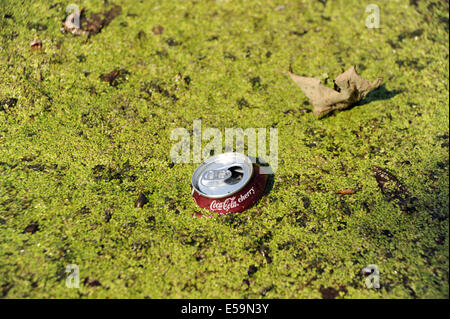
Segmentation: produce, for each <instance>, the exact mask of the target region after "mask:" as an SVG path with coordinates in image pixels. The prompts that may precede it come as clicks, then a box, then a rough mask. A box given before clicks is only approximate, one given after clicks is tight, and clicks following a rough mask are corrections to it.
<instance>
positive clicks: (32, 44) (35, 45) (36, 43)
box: [30, 39, 42, 50]
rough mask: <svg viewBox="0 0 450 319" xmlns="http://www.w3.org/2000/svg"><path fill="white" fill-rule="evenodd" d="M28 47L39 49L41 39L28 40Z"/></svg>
mask: <svg viewBox="0 0 450 319" xmlns="http://www.w3.org/2000/svg"><path fill="white" fill-rule="evenodd" d="M30 48H31V49H32V50H40V49H42V41H41V40H39V39H37V40H33V41H31V42H30Z"/></svg>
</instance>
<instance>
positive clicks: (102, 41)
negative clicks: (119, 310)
mask: <svg viewBox="0 0 450 319" xmlns="http://www.w3.org/2000/svg"><path fill="white" fill-rule="evenodd" d="M370 3H374V4H376V5H377V6H378V8H379V21H378V22H379V26H378V28H377V27H374V28H372V27H368V23H369V25H370V23H372V24H373V22H374V21H375V20H376V19H375V20H373V19H372V20H370V17H369V18H368V16H369V15H371V14H373V13H371V12H366V8H367V5H368V4H370ZM70 4H71V2H65V1H45V0H39V1H15V0H0V297H3V298H448V297H449V288H448V274H449V259H448V253H449V246H448V244H449V239H448V230H449V223H448V221H449V219H448V212H449V199H448V196H449V153H448V151H449V109H448V103H449V96H448V93H449V91H448V88H449V59H448V57H449V56H448V53H449V49H448V46H447V45H448V36H449V33H448V32H449V15H448V9H449V5H448V1H440V0H434V1H413V0H411V1H403V0H402V1H400V0H397V1H386V0H380V1H370V2H367V3H366V2H364V1H343V0H341V1H331V0H328V1H307V0H302V1H288V0H279V1H275V0H267V1H231V0H221V1H220V0H217V1H213V0H209V1H206V0H205V1H202V0H197V1H166V0H164V1H163V0H160V1H139V0H130V1H125V0H122V1H120V0H114V1H103V0H101V1H100V0H95V1H74V2H73V4H74V5H76V6H78V7H79V8H80V9H82V11H81V27H82V28H85V29H89V30H88V31H84V30H83V32H81V33H83V34H80V35H73V34H71V32H67V31H66V32H62V31H61V28H62V26H63V24H64V21H65V20H66V17H67V16H68V14H69V13H70V10H68V11H69V12H66V8H68V5H70ZM72 8H73V7H72ZM69 9H70V8H69ZM368 19H369V21H368ZM375 22H376V21H375ZM38 40H40V41H38ZM32 41H35V42H33V43H32ZM353 65H354V66H356V68H357V70H358V72H359V74H360V75H361V76H363V77H364V78H366V79H369V80H374V79H375V78H377V77H383V78H384V82H383V85H382V86H381V87H380V88H379V89H377V90H376V91H373V92H372V93H370V94H369V95H368V96H367V97H366V98H365V99H364V100H363V101H361V102H360V103H358V105H355V106H354V107H352V108H351V109H348V110H344V111H340V112H334V113H333V114H331V115H329V116H326V117H324V118H323V119H317V118H315V117H314V115H313V114H312V112H311V110H312V106H311V105H310V104H309V101H308V99H307V98H306V96H305V95H304V94H303V92H302V91H301V90H300V89H299V88H298V87H296V86H295V84H294V83H293V82H292V81H291V80H290V78H289V77H288V76H287V74H286V72H287V71H288V70H289V67H290V66H291V67H292V69H293V71H294V72H295V73H296V74H299V75H303V76H308V77H318V78H320V79H321V80H322V83H325V84H326V85H327V86H329V87H332V86H333V83H332V79H334V78H335V77H336V76H337V75H339V74H340V73H341V72H342V71H344V70H346V69H348V68H350V67H351V66H353ZM194 120H201V125H202V129H206V128H217V129H218V130H219V131H221V132H222V134H223V130H224V129H225V128H236V127H239V128H243V129H246V128H267V129H270V128H276V129H277V130H278V169H277V170H276V172H275V174H274V175H273V177H272V178H271V183H270V185H269V187H268V188H267V190H266V194H265V195H264V197H263V198H262V199H261V200H260V201H259V202H258V203H257V204H256V205H255V206H254V207H252V208H251V209H249V210H247V211H245V212H242V213H239V214H229V215H224V216H214V217H213V218H198V217H196V214H197V213H204V212H205V211H203V210H202V209H200V208H199V207H197V206H196V205H195V203H194V201H193V200H192V197H191V193H190V178H191V175H192V173H193V171H194V169H195V168H196V167H197V165H198V163H193V162H190V163H184V164H181V163H173V162H172V160H171V156H170V149H171V148H172V146H173V145H174V143H175V142H174V141H173V140H171V139H170V136H171V132H172V130H174V129H176V128H185V129H186V130H188V131H189V132H192V130H193V123H194ZM136 206H138V207H136ZM369 265H376V268H377V269H378V271H379V274H378V275H377V280H378V282H379V288H376V287H374V286H373V285H372V286H370V285H368V284H367V283H366V281H367V280H368V279H370V278H369V277H372V279H373V280H375V279H374V278H373V274H372V275H369V276H367V273H364V271H363V269H364V268H365V267H367V266H369ZM369 283H370V282H369Z"/></svg>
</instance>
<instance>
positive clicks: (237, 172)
mask: <svg viewBox="0 0 450 319" xmlns="http://www.w3.org/2000/svg"><path fill="white" fill-rule="evenodd" d="M228 170H229V171H230V172H231V176H230V177H229V178H227V179H226V180H225V183H227V184H228V185H234V184H237V183H239V182H240V181H241V180H242V178H243V177H244V169H243V168H242V167H241V166H231V167H229V168H228Z"/></svg>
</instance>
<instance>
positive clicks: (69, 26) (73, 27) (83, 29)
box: [61, 4, 122, 37]
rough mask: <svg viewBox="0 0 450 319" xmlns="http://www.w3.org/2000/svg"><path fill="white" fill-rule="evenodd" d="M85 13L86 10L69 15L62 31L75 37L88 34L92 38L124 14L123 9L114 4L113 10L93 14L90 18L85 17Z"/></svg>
mask: <svg viewBox="0 0 450 319" xmlns="http://www.w3.org/2000/svg"><path fill="white" fill-rule="evenodd" d="M83 11H84V9H81V10H77V11H74V12H73V13H71V14H70V15H68V16H67V18H66V20H65V22H64V25H63V27H62V28H61V31H63V32H70V33H72V34H73V35H82V34H88V36H89V37H90V36H92V35H94V34H97V33H99V32H100V31H101V30H102V29H103V28H104V27H106V26H108V24H110V23H111V21H112V20H114V19H115V18H116V17H117V16H118V15H119V14H120V13H121V12H122V8H121V7H120V6H118V5H116V4H114V5H112V7H111V9H109V10H107V11H104V12H99V13H93V14H92V15H91V16H90V17H89V18H86V17H85V16H84V15H83ZM82 25H83V26H82Z"/></svg>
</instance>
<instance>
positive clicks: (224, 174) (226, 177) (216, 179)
mask: <svg viewBox="0 0 450 319" xmlns="http://www.w3.org/2000/svg"><path fill="white" fill-rule="evenodd" d="M243 176H244V170H243V168H242V167H241V166H237V165H235V166H231V167H226V168H220V169H216V170H209V171H206V172H205V173H204V174H203V176H202V178H201V181H200V183H202V184H203V185H204V186H207V187H212V186H221V185H233V184H236V183H238V182H239V181H240V180H241V179H242V177H243Z"/></svg>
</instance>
